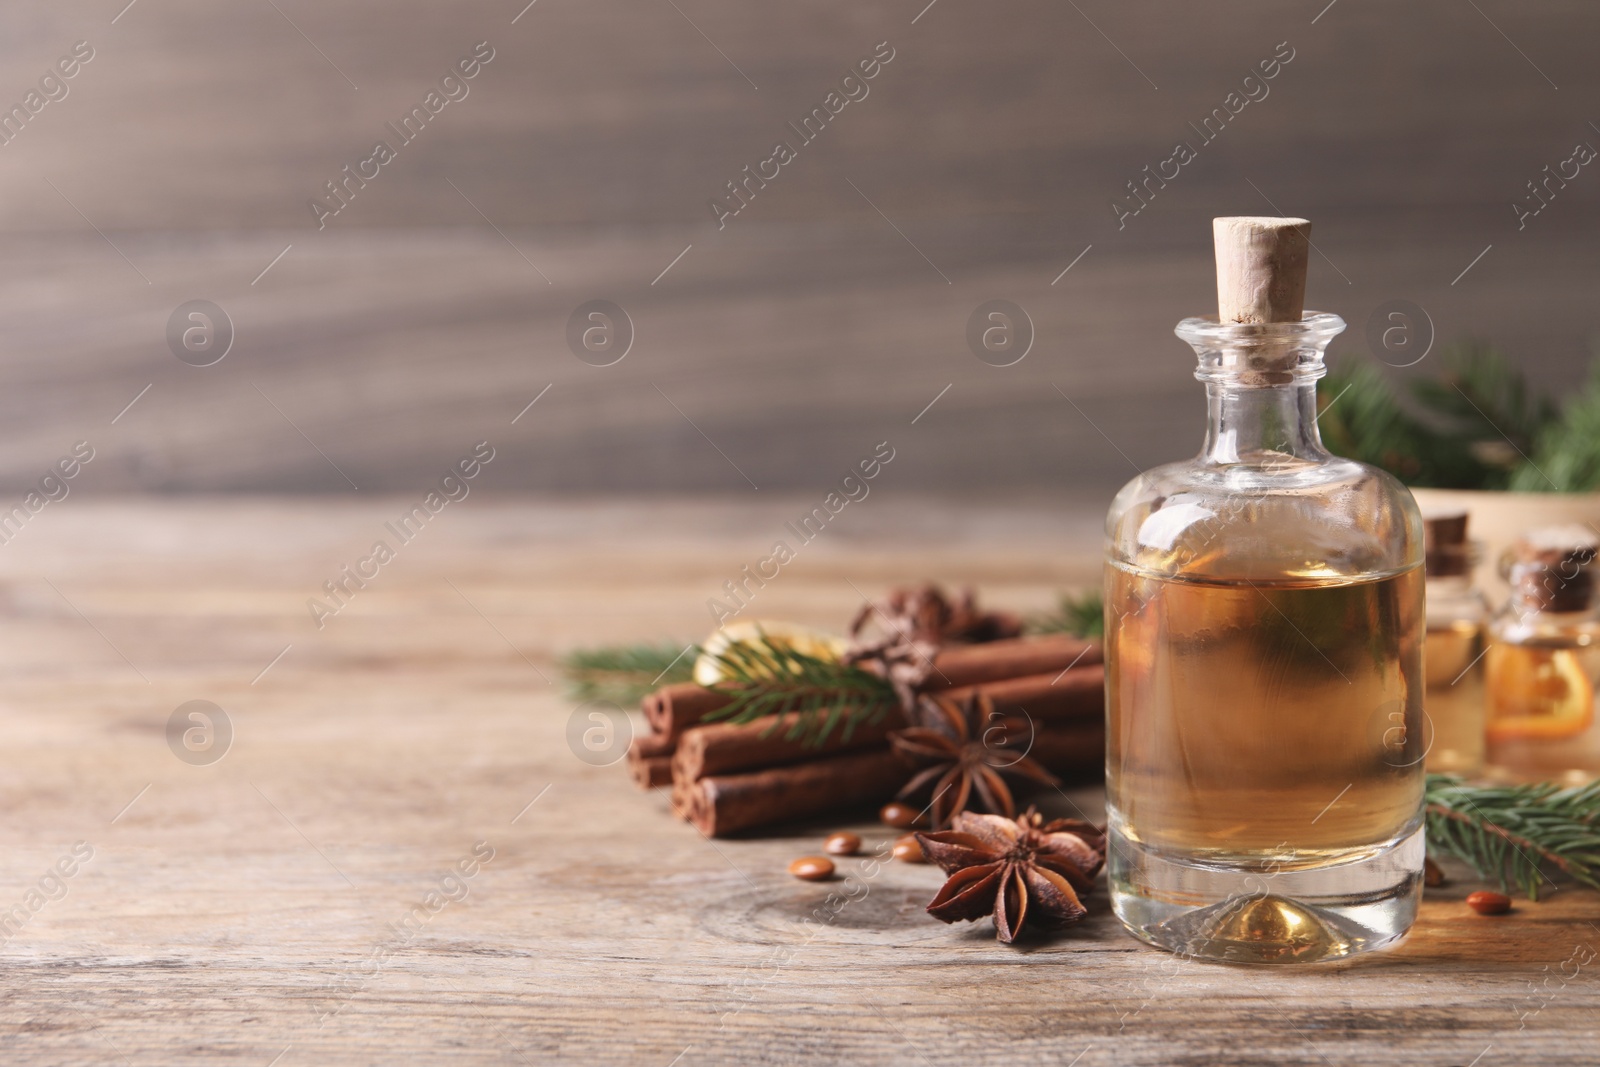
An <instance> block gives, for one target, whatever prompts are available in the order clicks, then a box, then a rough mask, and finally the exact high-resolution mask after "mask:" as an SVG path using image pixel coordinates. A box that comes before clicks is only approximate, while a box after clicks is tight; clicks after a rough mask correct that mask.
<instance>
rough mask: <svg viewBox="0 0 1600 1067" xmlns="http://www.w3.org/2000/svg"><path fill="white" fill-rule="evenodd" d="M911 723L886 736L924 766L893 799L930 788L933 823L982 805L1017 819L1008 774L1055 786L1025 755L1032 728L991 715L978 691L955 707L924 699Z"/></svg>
mask: <svg viewBox="0 0 1600 1067" xmlns="http://www.w3.org/2000/svg"><path fill="white" fill-rule="evenodd" d="M913 722H914V723H915V725H913V726H911V727H909V728H907V729H904V730H896V731H895V732H894V733H892V734H890V735H889V743H890V744H891V745H893V746H894V750H895V751H896V752H898V753H900V754H901V755H902V756H905V757H907V758H908V759H910V760H911V761H912V762H913V763H918V764H923V765H924V768H923V769H922V770H921V771H919V772H918V773H917V775H916V776H915V777H913V778H912V779H911V780H910V781H909V782H907V783H906V784H905V786H904V788H902V789H901V790H900V792H899V794H898V796H897V798H896V799H899V800H906V799H908V798H910V797H914V796H917V795H919V794H922V795H926V794H927V793H928V792H929V791H931V792H932V795H933V802H932V809H933V825H934V827H935V828H936V829H943V828H944V827H946V826H949V825H950V819H951V817H952V816H954V815H955V814H956V813H957V812H960V811H966V810H967V809H968V808H969V807H972V806H974V802H975V801H976V802H977V804H980V805H981V806H982V807H983V808H984V810H986V811H988V812H991V813H992V814H995V815H1004V816H1005V817H1006V818H1008V819H1010V818H1015V817H1016V814H1017V809H1016V803H1015V802H1014V801H1013V800H1012V797H1011V788H1010V787H1009V786H1007V785H1006V781H1005V780H1006V776H1008V775H1010V776H1016V777H1020V778H1027V779H1029V780H1031V781H1034V782H1038V783H1039V784H1041V785H1057V784H1058V783H1057V781H1056V778H1055V776H1054V775H1053V774H1051V773H1050V772H1049V771H1047V770H1045V769H1044V768H1043V767H1042V766H1040V765H1039V763H1038V762H1037V761H1035V760H1033V759H1032V758H1030V757H1029V756H1028V753H1027V748H1026V745H1027V744H1028V743H1031V741H1032V731H1031V730H1027V731H1024V730H1021V729H1018V728H1017V724H1016V723H1012V722H1008V721H1007V720H1005V719H1002V718H1001V717H1000V716H998V715H996V714H995V711H994V705H993V704H992V703H991V702H990V700H989V697H988V696H987V694H985V693H984V692H983V691H982V690H981V689H979V690H975V691H974V692H973V693H972V694H971V695H970V696H969V697H967V699H966V701H965V703H964V704H963V705H962V706H960V707H957V706H956V705H955V704H954V703H952V702H951V701H949V700H946V699H942V698H936V697H927V696H925V697H923V698H921V699H920V700H919V701H918V702H917V708H916V714H915V716H914V718H913Z"/></svg>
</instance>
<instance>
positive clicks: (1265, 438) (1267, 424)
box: [1200, 378, 1328, 466]
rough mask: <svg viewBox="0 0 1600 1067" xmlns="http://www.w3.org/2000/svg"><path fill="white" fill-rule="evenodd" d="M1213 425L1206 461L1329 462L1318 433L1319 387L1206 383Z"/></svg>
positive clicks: (1297, 383) (1309, 382)
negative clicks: (1326, 460) (1290, 460)
mask: <svg viewBox="0 0 1600 1067" xmlns="http://www.w3.org/2000/svg"><path fill="white" fill-rule="evenodd" d="M1206 406H1207V408H1208V410H1209V415H1210V418H1209V424H1208V425H1207V427H1206V440H1205V445H1204V447H1202V448H1201V450H1200V460H1201V461H1202V462H1208V463H1216V464H1219V465H1220V464H1227V465H1238V464H1244V465H1247V466H1273V465H1277V464H1281V463H1282V462H1283V461H1284V460H1285V459H1293V460H1303V461H1306V462H1320V461H1322V460H1325V459H1327V458H1328V451H1327V450H1326V449H1325V448H1323V447H1322V435H1321V433H1320V432H1319V431H1318V429H1317V383H1316V381H1315V380H1304V379H1302V380H1299V381H1292V382H1287V383H1283V384H1276V385H1260V384H1250V385H1247V384H1243V383H1241V382H1239V381H1235V380H1231V379H1229V378H1221V379H1218V378H1212V379H1211V380H1209V381H1207V382H1206Z"/></svg>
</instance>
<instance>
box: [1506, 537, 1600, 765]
mask: <svg viewBox="0 0 1600 1067" xmlns="http://www.w3.org/2000/svg"><path fill="white" fill-rule="evenodd" d="M1596 547H1597V541H1596V537H1595V533H1594V531H1593V530H1591V529H1589V528H1587V527H1583V526H1559V527H1551V528H1548V529H1543V530H1536V531H1533V532H1531V533H1529V534H1526V535H1525V536H1524V537H1523V538H1522V540H1521V541H1519V542H1518V543H1517V545H1516V547H1514V548H1513V549H1512V550H1511V552H1510V553H1509V559H1508V563H1509V574H1508V577H1509V580H1510V582H1511V598H1510V600H1509V601H1507V603H1506V606H1505V607H1504V608H1502V609H1501V610H1500V611H1499V612H1498V613H1496V614H1495V616H1494V618H1493V619H1491V620H1490V623H1489V651H1488V654H1487V655H1486V656H1485V657H1484V662H1485V668H1486V670H1485V678H1486V684H1487V691H1488V714H1489V720H1488V732H1487V741H1488V752H1487V754H1488V760H1489V764H1490V769H1491V772H1492V773H1493V774H1494V776H1495V777H1498V778H1502V779H1507V780H1512V781H1535V780H1539V781H1543V780H1556V781H1559V782H1561V783H1562V784H1568V785H1572V784H1579V783H1584V782H1589V781H1593V780H1594V779H1595V778H1596V777H1600V729H1597V728H1596V725H1595V714H1594V699H1595V682H1596V679H1597V678H1600V612H1597V611H1596V603H1595V573H1594V567H1593V564H1594V560H1595V555H1596Z"/></svg>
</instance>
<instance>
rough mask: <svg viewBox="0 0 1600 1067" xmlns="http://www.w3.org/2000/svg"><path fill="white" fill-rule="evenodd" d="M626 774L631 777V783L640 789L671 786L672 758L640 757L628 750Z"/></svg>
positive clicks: (633, 751)
mask: <svg viewBox="0 0 1600 1067" xmlns="http://www.w3.org/2000/svg"><path fill="white" fill-rule="evenodd" d="M628 773H629V774H631V775H633V783H634V785H637V786H638V787H639V788H640V789H655V788H656V787H657V786H663V785H671V784H672V757H671V756H640V755H637V754H636V751H635V750H634V749H631V748H630V749H629V750H628Z"/></svg>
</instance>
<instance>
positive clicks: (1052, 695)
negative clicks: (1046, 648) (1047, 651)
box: [936, 656, 1106, 723]
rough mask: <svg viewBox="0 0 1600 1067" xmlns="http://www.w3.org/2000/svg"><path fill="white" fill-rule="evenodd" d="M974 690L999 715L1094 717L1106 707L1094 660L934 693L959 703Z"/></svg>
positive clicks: (1101, 674)
mask: <svg viewBox="0 0 1600 1067" xmlns="http://www.w3.org/2000/svg"><path fill="white" fill-rule="evenodd" d="M1084 658H1085V659H1088V658H1089V657H1088V656H1085V657H1084ZM976 690H982V691H983V692H984V693H985V694H986V695H987V696H988V697H989V700H990V702H991V703H992V704H993V705H994V710H995V712H996V713H997V714H1000V715H1024V714H1025V715H1027V716H1029V717H1031V718H1032V719H1033V720H1034V721H1035V722H1040V723H1045V722H1059V721H1074V720H1081V719H1098V718H1101V717H1103V716H1104V715H1105V710H1106V703H1105V701H1106V698H1105V692H1106V669H1105V665H1104V664H1103V663H1100V662H1098V661H1097V662H1095V663H1094V664H1093V665H1091V666H1087V667H1086V666H1082V665H1081V664H1080V665H1079V666H1077V667H1073V668H1072V669H1071V670H1069V671H1065V672H1062V671H1056V672H1054V673H1051V674H1033V675H1028V676H1027V677H1023V678H1007V679H1005V680H1003V681H998V682H984V683H983V684H982V685H975V686H962V687H960V688H957V689H945V690H941V691H939V692H938V693H937V694H936V695H937V696H938V697H939V698H940V699H941V700H953V701H955V702H957V703H958V704H959V703H960V702H961V701H963V700H965V699H966V698H967V697H968V696H970V695H971V694H972V693H973V692H974V691H976Z"/></svg>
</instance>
